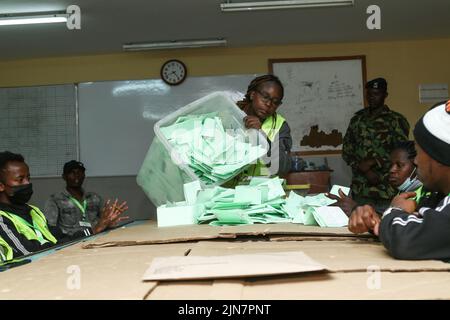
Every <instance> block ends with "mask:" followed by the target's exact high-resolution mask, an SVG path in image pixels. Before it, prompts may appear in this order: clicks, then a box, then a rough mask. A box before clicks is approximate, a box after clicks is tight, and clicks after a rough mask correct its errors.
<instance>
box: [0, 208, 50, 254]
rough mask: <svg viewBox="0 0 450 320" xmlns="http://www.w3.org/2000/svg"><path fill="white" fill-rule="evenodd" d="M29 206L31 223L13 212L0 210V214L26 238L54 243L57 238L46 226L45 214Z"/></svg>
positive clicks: (42, 242) (41, 242)
mask: <svg viewBox="0 0 450 320" xmlns="http://www.w3.org/2000/svg"><path fill="white" fill-rule="evenodd" d="M30 207H31V211H30V215H31V220H32V221H33V225H31V224H30V223H28V221H26V220H24V219H23V218H21V217H19V216H18V215H15V214H13V213H9V212H6V211H2V210H0V215H1V216H3V217H5V218H7V219H9V220H10V221H11V222H12V223H13V224H14V227H15V228H16V230H17V232H19V233H20V234H22V235H23V236H24V237H25V238H27V239H28V240H37V241H39V242H40V244H44V243H47V242H51V243H53V244H55V243H56V242H57V240H56V238H55V237H54V236H53V234H52V233H51V232H50V230H49V228H48V225H47V219H46V218H45V215H44V214H43V213H42V211H41V210H39V208H37V207H35V206H31V205H30ZM5 244H6V245H7V246H8V248H9V250H11V253H12V248H11V247H10V246H9V245H8V244H7V243H6V242H5ZM1 245H2V247H3V243H1ZM6 252H8V249H7V250H6Z"/></svg>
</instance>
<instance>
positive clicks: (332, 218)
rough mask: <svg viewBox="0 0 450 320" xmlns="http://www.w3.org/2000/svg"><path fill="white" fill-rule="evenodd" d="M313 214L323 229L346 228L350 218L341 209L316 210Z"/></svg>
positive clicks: (319, 208) (325, 208) (322, 208)
mask: <svg viewBox="0 0 450 320" xmlns="http://www.w3.org/2000/svg"><path fill="white" fill-rule="evenodd" d="M312 214H313V215H314V219H316V221H317V223H318V224H319V226H321V227H345V226H347V225H348V217H347V215H346V214H345V213H344V211H342V209H341V208H339V207H318V208H314V210H313V212H312Z"/></svg>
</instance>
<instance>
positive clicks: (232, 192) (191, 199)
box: [157, 177, 348, 227]
mask: <svg viewBox="0 0 450 320" xmlns="http://www.w3.org/2000/svg"><path fill="white" fill-rule="evenodd" d="M183 189H184V194H185V199H186V201H184V202H178V203H168V204H166V205H164V206H160V207H158V208H157V216H158V226H159V227H163V226H176V225H187V224H196V223H199V224H202V223H209V224H210V225H214V226H224V225H240V224H255V223H299V224H304V225H313V226H321V227H342V226H346V225H347V224H348V218H347V216H346V215H345V213H344V212H343V211H342V210H341V209H340V208H338V207H329V205H330V204H332V203H333V202H335V201H334V200H331V199H330V198H328V197H326V196H325V194H323V193H322V194H318V195H315V196H306V197H302V196H300V195H298V194H296V193H295V192H291V193H290V194H289V197H287V198H286V193H285V192H284V190H283V180H282V179H280V178H278V177H274V178H263V177H255V178H253V179H252V180H251V181H250V183H249V185H239V186H236V188H235V189H226V188H222V187H214V188H208V189H205V190H202V189H201V186H200V184H199V182H198V181H194V182H190V183H186V184H185V185H184V186H183Z"/></svg>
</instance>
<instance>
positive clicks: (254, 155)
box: [161, 113, 266, 184]
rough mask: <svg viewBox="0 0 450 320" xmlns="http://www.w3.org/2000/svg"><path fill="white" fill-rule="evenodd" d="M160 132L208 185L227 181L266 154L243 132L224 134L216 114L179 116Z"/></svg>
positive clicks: (231, 131)
mask: <svg viewBox="0 0 450 320" xmlns="http://www.w3.org/2000/svg"><path fill="white" fill-rule="evenodd" d="M161 132H162V133H163V134H164V136H165V137H166V138H167V140H168V141H169V143H170V144H171V145H172V147H173V148H174V149H175V151H176V153H177V154H178V155H179V156H180V157H181V160H182V161H184V163H187V164H188V165H189V167H191V168H192V169H193V170H194V172H195V174H196V175H197V176H198V177H199V178H200V179H201V180H202V181H203V182H205V184H213V183H216V182H225V181H227V180H228V179H230V178H231V177H233V176H235V175H236V174H237V173H239V172H240V171H242V170H243V169H244V168H245V166H247V165H248V164H250V163H256V160H257V159H258V158H260V157H261V156H263V155H264V154H265V153H266V150H265V149H264V148H263V147H262V146H260V145H257V146H253V145H252V144H250V143H247V142H245V141H246V139H247V136H246V134H245V132H244V131H242V130H241V129H239V130H226V131H225V129H224V127H223V125H222V121H221V120H220V118H219V117H217V116H216V113H209V114H202V115H187V116H182V117H179V118H178V119H177V120H176V122H175V123H174V124H173V125H171V126H168V127H164V128H161Z"/></svg>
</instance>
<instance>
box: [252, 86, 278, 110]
mask: <svg viewBox="0 0 450 320" xmlns="http://www.w3.org/2000/svg"><path fill="white" fill-rule="evenodd" d="M255 91H256V92H257V93H259V95H260V96H261V100H262V101H263V102H264V103H268V102H271V103H272V104H273V105H274V106H277V107H279V106H280V105H281V104H282V103H283V101H281V100H279V99H277V98H271V97H270V95H269V94H268V93H267V92H261V91H259V90H255Z"/></svg>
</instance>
